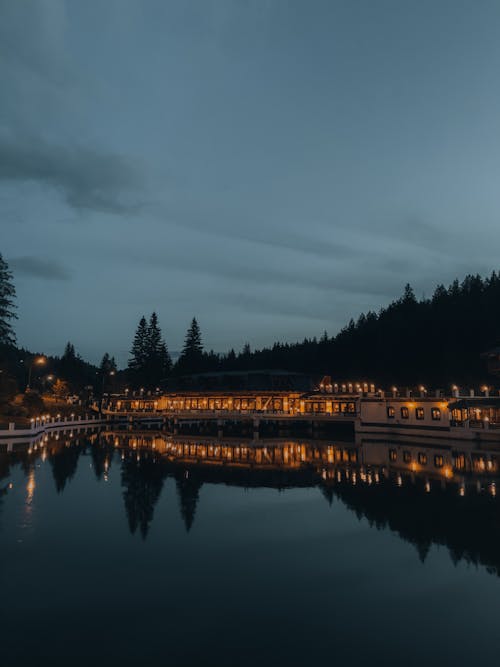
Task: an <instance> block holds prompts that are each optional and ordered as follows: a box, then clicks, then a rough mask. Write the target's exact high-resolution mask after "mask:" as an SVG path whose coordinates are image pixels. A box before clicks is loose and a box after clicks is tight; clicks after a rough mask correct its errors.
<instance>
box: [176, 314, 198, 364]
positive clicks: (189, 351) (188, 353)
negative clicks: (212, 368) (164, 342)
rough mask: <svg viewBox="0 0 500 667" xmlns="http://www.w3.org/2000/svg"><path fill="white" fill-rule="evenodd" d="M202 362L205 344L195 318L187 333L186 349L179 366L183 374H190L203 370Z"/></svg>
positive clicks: (184, 348)
mask: <svg viewBox="0 0 500 667" xmlns="http://www.w3.org/2000/svg"><path fill="white" fill-rule="evenodd" d="M202 360H203V343H202V341H201V331H200V327H199V325H198V322H197V321H196V318H195V317H193V319H192V321H191V326H190V327H189V329H188V330H187V332H186V338H185V340H184V347H183V348H182V352H181V356H180V357H179V361H178V362H177V365H178V368H179V369H180V370H181V371H182V372H184V373H186V372H187V373H190V372H193V371H199V370H200V369H201V364H202Z"/></svg>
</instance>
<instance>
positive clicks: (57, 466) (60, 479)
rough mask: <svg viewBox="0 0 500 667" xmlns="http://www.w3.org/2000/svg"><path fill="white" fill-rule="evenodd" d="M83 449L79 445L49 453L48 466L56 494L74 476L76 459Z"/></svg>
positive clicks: (58, 448)
mask: <svg viewBox="0 0 500 667" xmlns="http://www.w3.org/2000/svg"><path fill="white" fill-rule="evenodd" d="M83 449H84V447H83V445H80V444H72V445H71V446H64V445H62V446H61V447H57V448H55V449H53V450H52V451H51V452H50V457H49V461H50V465H51V468H52V476H53V477H54V482H55V485H56V491H57V493H62V491H64V487H65V486H66V483H67V482H68V481H69V480H70V479H71V478H72V477H74V475H75V472H76V469H77V467H78V459H79V458H80V454H81V453H82V451H83Z"/></svg>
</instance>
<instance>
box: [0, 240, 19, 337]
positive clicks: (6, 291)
mask: <svg viewBox="0 0 500 667" xmlns="http://www.w3.org/2000/svg"><path fill="white" fill-rule="evenodd" d="M15 298H16V288H15V287H14V283H13V282H12V272H11V271H10V270H9V265H8V264H7V262H6V261H5V260H4V258H3V257H2V255H1V253H0V344H3V345H15V344H16V334H15V333H14V329H13V328H12V325H11V323H10V320H13V319H17V315H16V313H15V308H16V305H15V301H14V299H15Z"/></svg>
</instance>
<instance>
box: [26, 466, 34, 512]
mask: <svg viewBox="0 0 500 667" xmlns="http://www.w3.org/2000/svg"><path fill="white" fill-rule="evenodd" d="M35 488H36V482H35V471H34V470H30V474H29V477H28V483H27V484H26V494H27V495H26V502H27V503H28V504H31V501H32V500H33V496H34V494H35Z"/></svg>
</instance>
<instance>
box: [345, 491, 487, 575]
mask: <svg viewBox="0 0 500 667" xmlns="http://www.w3.org/2000/svg"><path fill="white" fill-rule="evenodd" d="M333 488H334V493H335V495H336V496H337V497H338V498H339V499H340V500H342V502H343V503H344V504H345V505H346V506H347V507H348V508H349V509H351V510H353V511H354V512H355V513H356V514H357V516H358V517H359V518H361V517H365V518H366V519H368V522H369V523H370V525H371V526H374V527H376V528H377V529H378V530H383V529H387V528H388V529H389V530H391V531H393V532H395V533H396V534H397V535H399V537H401V538H402V539H403V540H405V541H407V542H410V543H411V544H413V545H414V546H415V548H416V549H417V551H418V554H419V556H420V558H421V560H422V561H424V560H425V558H426V557H427V554H428V552H429V549H430V547H431V545H432V544H438V545H443V546H446V547H447V548H448V550H449V553H450V556H451V558H452V560H453V562H454V563H457V562H458V561H460V560H464V561H465V562H467V563H472V564H475V565H484V566H486V568H487V569H488V571H489V572H493V573H495V574H497V575H499V576H500V540H499V539H498V534H497V533H498V525H499V522H500V504H499V502H498V501H497V500H496V499H495V498H492V497H490V496H487V495H485V494H478V493H475V492H470V493H469V494H467V495H466V496H465V497H460V496H459V494H458V490H457V488H456V486H454V485H450V486H448V487H447V488H433V490H432V492H431V493H425V491H424V489H423V481H422V480H420V482H417V483H416V484H409V483H408V484H405V485H404V486H402V487H397V486H396V485H395V484H394V483H391V482H388V481H386V482H382V483H380V484H373V485H370V486H368V485H356V486H352V485H350V484H349V483H342V484H337V485H335V486H334V487H333Z"/></svg>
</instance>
